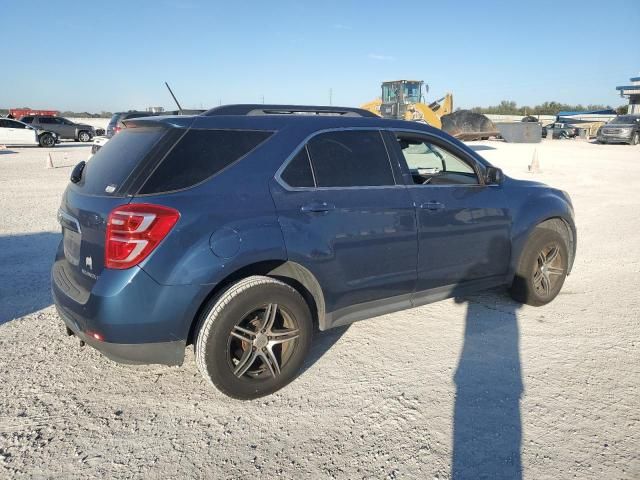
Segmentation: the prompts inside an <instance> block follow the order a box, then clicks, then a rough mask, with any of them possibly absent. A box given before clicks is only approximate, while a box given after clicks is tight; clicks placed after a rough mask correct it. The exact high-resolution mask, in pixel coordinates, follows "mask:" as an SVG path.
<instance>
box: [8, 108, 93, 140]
mask: <svg viewBox="0 0 640 480" xmlns="http://www.w3.org/2000/svg"><path fill="white" fill-rule="evenodd" d="M21 121H22V122H24V123H28V124H29V125H32V126H33V127H35V128H43V129H47V130H49V131H52V132H55V133H56V135H58V138H61V139H70V140H76V141H80V142H90V141H91V139H92V138H93V137H94V136H95V134H96V132H95V129H94V128H93V127H92V126H91V125H86V124H84V123H74V122H72V121H71V120H68V119H66V118H64V117H50V116H44V115H28V116H26V117H22V118H21Z"/></svg>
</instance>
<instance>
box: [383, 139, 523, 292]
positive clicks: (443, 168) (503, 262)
mask: <svg viewBox="0 0 640 480" xmlns="http://www.w3.org/2000/svg"><path fill="white" fill-rule="evenodd" d="M394 135H395V137H396V139H397V140H396V141H395V142H394V151H395V152H396V155H398V156H399V158H400V160H401V166H402V168H403V169H404V178H405V183H407V185H408V188H409V192H410V195H411V197H412V199H413V201H414V202H415V206H416V217H417V221H418V252H419V253H418V282H417V283H418V284H417V289H416V291H417V292H425V293H426V292H429V291H431V290H433V289H443V288H444V289H445V290H446V289H449V290H451V289H455V288H456V287H463V286H464V285H468V286H472V285H473V284H474V283H475V284H480V283H501V282H502V281H503V279H504V278H505V277H506V274H507V271H508V268H509V260H510V255H511V241H510V234H511V233H510V232H511V212H510V210H509V208H508V207H507V200H506V197H505V195H504V192H503V190H502V187H501V186H500V185H485V184H484V181H483V178H482V176H483V169H484V167H483V166H482V165H481V164H480V163H479V162H477V161H476V160H475V159H474V158H473V157H472V156H471V155H469V154H468V153H467V152H465V151H464V150H463V149H461V148H460V147H459V146H457V145H455V144H454V143H453V142H449V141H448V140H444V139H441V138H439V137H438V136H436V135H435V134H433V135H427V134H415V133H411V132H394ZM420 296H421V293H418V294H417V296H416V298H417V300H416V303H420V298H418V297H420Z"/></svg>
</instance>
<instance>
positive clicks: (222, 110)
mask: <svg viewBox="0 0 640 480" xmlns="http://www.w3.org/2000/svg"><path fill="white" fill-rule="evenodd" d="M202 115H204V116H206V117H214V116H217V115H247V116H249V115H335V116H342V117H376V118H378V116H377V115H376V114H375V113H373V112H370V111H368V110H364V109H362V108H352V107H329V106H316V105H263V104H237V105H223V106H221V107H216V108H212V109H211V110H209V111H207V112H205V113H203V114H202Z"/></svg>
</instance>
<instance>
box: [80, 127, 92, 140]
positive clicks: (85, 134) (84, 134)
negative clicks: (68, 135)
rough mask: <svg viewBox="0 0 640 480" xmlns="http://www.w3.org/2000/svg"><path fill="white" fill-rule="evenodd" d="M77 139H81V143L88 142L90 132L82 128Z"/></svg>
mask: <svg viewBox="0 0 640 480" xmlns="http://www.w3.org/2000/svg"><path fill="white" fill-rule="evenodd" d="M78 140H79V141H81V142H82V143H87V142H90V141H91V134H90V133H89V132H87V131H86V130H82V131H81V132H78Z"/></svg>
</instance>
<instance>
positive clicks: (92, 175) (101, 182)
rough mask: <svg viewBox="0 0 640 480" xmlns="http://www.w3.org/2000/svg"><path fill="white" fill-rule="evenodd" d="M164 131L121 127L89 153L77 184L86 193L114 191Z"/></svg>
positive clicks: (109, 192)
mask: <svg viewBox="0 0 640 480" xmlns="http://www.w3.org/2000/svg"><path fill="white" fill-rule="evenodd" d="M166 131H167V130H166V129H164V128H129V129H126V130H123V131H122V132H120V133H119V134H118V135H116V136H115V137H113V138H112V139H111V140H109V141H108V142H107V143H106V144H105V145H104V146H103V147H102V148H101V149H100V150H98V152H97V153H96V154H95V155H94V156H93V157H91V160H89V161H88V162H87V166H86V167H85V169H84V171H83V173H82V180H81V181H80V183H78V184H76V185H77V187H78V188H79V189H81V190H82V192H83V193H87V194H89V195H105V194H107V195H108V194H112V193H114V192H115V191H116V190H118V188H119V187H121V186H122V184H123V183H124V181H125V180H126V179H127V177H128V176H129V174H130V173H131V172H132V171H133V169H134V168H135V167H136V166H137V165H138V163H140V161H142V159H143V158H144V157H145V156H146V155H147V153H149V151H150V150H151V148H152V147H153V146H154V145H155V144H156V142H158V140H160V138H161V137H162V136H163V135H164V133H165V132H166Z"/></svg>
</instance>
